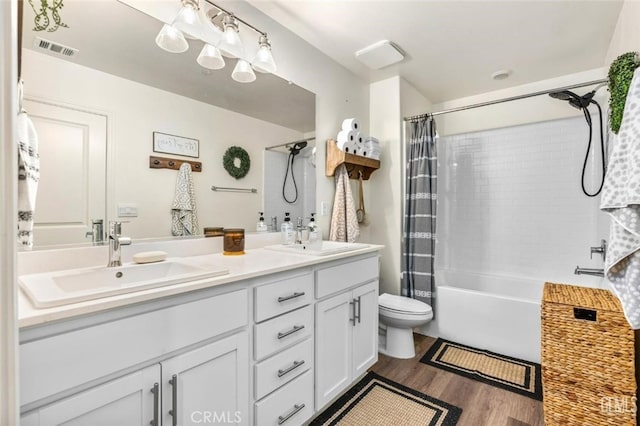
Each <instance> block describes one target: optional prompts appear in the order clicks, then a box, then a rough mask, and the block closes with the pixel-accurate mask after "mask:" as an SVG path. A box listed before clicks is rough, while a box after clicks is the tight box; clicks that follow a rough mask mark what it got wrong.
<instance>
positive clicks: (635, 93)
mask: <svg viewBox="0 0 640 426" xmlns="http://www.w3.org/2000/svg"><path fill="white" fill-rule="evenodd" d="M639 106H640V68H638V69H636V71H635V74H634V77H633V80H632V82H631V86H630V87H629V92H628V94H627V100H626V102H625V108H624V114H623V117H622V124H621V125H620V131H619V132H618V136H616V137H615V138H614V139H613V141H612V150H611V155H610V157H609V166H608V168H607V175H606V177H605V181H604V187H603V189H602V200H601V202H600V209H601V210H603V211H605V212H607V213H609V215H610V216H611V233H610V236H609V246H608V248H607V256H606V262H605V269H606V271H607V279H608V280H609V282H610V283H611V286H612V289H613V291H614V293H615V294H616V295H617V296H618V298H619V299H620V302H621V303H622V308H623V309H624V313H625V316H626V317H627V320H628V321H629V324H630V325H631V327H632V328H633V329H635V330H638V329H640V107H639Z"/></svg>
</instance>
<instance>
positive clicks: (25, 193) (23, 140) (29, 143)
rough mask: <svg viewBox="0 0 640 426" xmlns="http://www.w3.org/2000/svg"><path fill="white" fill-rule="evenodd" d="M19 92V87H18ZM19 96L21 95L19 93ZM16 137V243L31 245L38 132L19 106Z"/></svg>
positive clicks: (38, 178)
mask: <svg viewBox="0 0 640 426" xmlns="http://www.w3.org/2000/svg"><path fill="white" fill-rule="evenodd" d="M19 92H21V87H19ZM20 97H21V95H20ZM17 137H18V245H19V246H21V247H22V248H23V249H25V250H31V248H32V247H33V213H34V211H35V208H36V194H37V192H38V181H39V180H40V156H39V155H38V134H37V132H36V128H35V126H34V125H33V122H32V121H31V119H30V118H29V116H28V115H27V112H26V111H24V110H22V107H20V113H19V114H18V118H17Z"/></svg>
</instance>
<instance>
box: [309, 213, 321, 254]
mask: <svg viewBox="0 0 640 426" xmlns="http://www.w3.org/2000/svg"><path fill="white" fill-rule="evenodd" d="M315 216H316V214H315V213H311V219H310V220H309V224H308V225H307V228H309V244H310V245H312V246H317V245H321V244H322V231H321V230H320V227H319V226H318V224H317V223H316V218H315Z"/></svg>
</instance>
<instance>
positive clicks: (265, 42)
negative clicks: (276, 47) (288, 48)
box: [251, 35, 276, 73]
mask: <svg viewBox="0 0 640 426" xmlns="http://www.w3.org/2000/svg"><path fill="white" fill-rule="evenodd" d="M259 44H260V48H259V49H258V52H257V53H256V56H255V58H253V62H252V63H251V66H253V69H254V70H256V71H258V72H264V73H274V72H276V63H275V61H274V60H273V55H272V54H271V44H270V43H269V39H267V36H266V35H262V36H260V41H259Z"/></svg>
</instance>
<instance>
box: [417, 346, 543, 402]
mask: <svg viewBox="0 0 640 426" xmlns="http://www.w3.org/2000/svg"><path fill="white" fill-rule="evenodd" d="M420 362H422V363H425V364H428V365H432V366H434V367H437V368H440V369H442V370H446V371H449V372H451V373H455V374H459V375H461V376H465V377H468V378H470V379H474V380H478V381H480V382H484V383H487V384H490V385H493V386H496V387H499V388H502V389H505V390H508V391H511V392H515V393H519V394H520V395H525V396H528V397H530V398H533V399H537V400H538V401H542V380H541V372H540V364H536V363H533V362H529V361H523V360H521V359H517V358H511V357H508V356H505V355H500V354H496V353H493V352H489V351H485V350H481V349H476V348H472V347H470V346H465V345H461V344H459V343H455V342H450V341H448V340H444V339H438V340H436V342H435V343H434V344H433V346H431V347H430V348H429V350H428V351H427V353H426V354H425V355H424V356H423V357H422V359H421V360H420Z"/></svg>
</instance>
